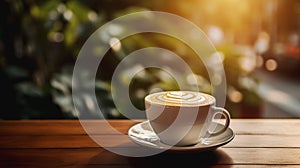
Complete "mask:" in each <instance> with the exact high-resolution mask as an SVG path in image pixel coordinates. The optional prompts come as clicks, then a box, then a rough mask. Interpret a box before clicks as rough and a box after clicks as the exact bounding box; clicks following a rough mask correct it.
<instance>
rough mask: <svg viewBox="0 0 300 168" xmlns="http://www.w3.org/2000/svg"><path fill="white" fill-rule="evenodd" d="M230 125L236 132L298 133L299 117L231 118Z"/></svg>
mask: <svg viewBox="0 0 300 168" xmlns="http://www.w3.org/2000/svg"><path fill="white" fill-rule="evenodd" d="M230 127H231V128H232V129H233V131H234V132H236V133H237V134H247V135H252V134H254V135H257V134H262V135H300V120H299V119H233V120H232V122H231V124H230Z"/></svg>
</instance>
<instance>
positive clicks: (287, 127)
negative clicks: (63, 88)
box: [0, 119, 300, 136]
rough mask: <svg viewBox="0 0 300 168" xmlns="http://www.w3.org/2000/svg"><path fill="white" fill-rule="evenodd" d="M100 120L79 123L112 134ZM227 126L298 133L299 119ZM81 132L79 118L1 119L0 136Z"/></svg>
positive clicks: (117, 125)
mask: <svg viewBox="0 0 300 168" xmlns="http://www.w3.org/2000/svg"><path fill="white" fill-rule="evenodd" d="M141 121H142V120H137V121H132V120H110V121H109V124H110V125H111V126H112V127H113V128H114V129H115V130H117V131H119V132H118V133H123V134H126V133H127V131H128V129H129V128H130V127H131V126H132V125H134V124H136V123H138V122H141ZM105 123H106V121H103V120H85V121H82V124H85V126H86V127H87V128H88V130H89V133H91V134H114V133H112V130H111V128H110V127H106V126H105ZM230 127H231V128H232V129H233V131H234V132H235V133H236V134H243V135H252V134H256V135H257V134H262V135H300V120H299V119H232V122H231V124H230ZM66 134H68V135H84V134H86V132H85V130H84V129H83V128H82V125H81V124H80V123H79V121H78V120H45V121H44V120H25V121H0V136H4V135H66Z"/></svg>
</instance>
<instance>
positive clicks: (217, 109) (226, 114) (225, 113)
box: [208, 106, 230, 136]
mask: <svg viewBox="0 0 300 168" xmlns="http://www.w3.org/2000/svg"><path fill="white" fill-rule="evenodd" d="M212 110H213V111H214V114H213V116H212V119H214V118H215V117H216V115H218V114H221V115H223V116H224V117H225V120H226V121H225V125H224V127H223V128H222V129H220V130H218V131H216V132H215V131H210V130H209V131H208V133H209V134H210V135H212V136H215V135H219V134H221V133H223V132H225V131H226V129H227V128H228V127H229V124H230V114H229V112H228V111H227V110H226V109H224V108H222V107H215V106H214V107H212Z"/></svg>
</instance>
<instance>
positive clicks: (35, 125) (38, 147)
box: [0, 119, 300, 168]
mask: <svg viewBox="0 0 300 168" xmlns="http://www.w3.org/2000/svg"><path fill="white" fill-rule="evenodd" d="M85 122H87V123H93V122H97V123H100V124H101V123H104V121H101V120H100V121H85ZM109 122H110V124H111V125H112V126H114V127H115V128H116V129H117V130H119V131H120V132H122V133H124V134H126V133H127V130H128V129H129V128H130V127H131V126H132V125H134V124H136V123H137V121H131V120H111V121H109ZM230 127H231V128H232V130H233V131H234V132H235V134H236V136H235V138H234V140H233V141H231V142H230V143H228V144H227V145H225V146H222V147H220V148H218V149H217V150H215V151H210V152H204V153H192V154H172V153H162V154H158V155H154V156H148V157H125V156H121V155H117V154H115V153H112V152H110V151H108V150H106V149H105V148H102V147H100V146H99V145H98V144H97V143H95V142H94V141H93V140H92V139H91V138H90V137H89V136H88V135H86V132H85V131H84V130H83V128H82V126H81V124H80V123H79V121H77V120H44V121H41V120H39V121H29V120H28V121H0V136H1V138H0V148H1V149H0V167H113V168H118V167H158V166H159V165H167V164H171V163H172V164H175V165H176V166H181V167H182V166H185V167H193V166H192V165H195V166H194V167H211V166H212V167H273V166H274V165H276V166H280V167H290V166H291V167H300V120H297V119H233V120H232V123H231V125H230ZM96 129H98V128H95V130H96ZM92 136H98V137H99V138H101V139H104V140H107V141H110V142H112V143H116V144H117V143H127V144H131V145H129V146H128V148H137V147H140V146H138V145H136V144H134V143H133V142H131V141H130V139H129V138H128V137H127V136H118V135H114V134H111V133H110V132H106V130H105V129H104V130H103V133H102V134H93V135H92Z"/></svg>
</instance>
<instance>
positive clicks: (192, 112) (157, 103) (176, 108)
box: [145, 91, 230, 146]
mask: <svg viewBox="0 0 300 168" xmlns="http://www.w3.org/2000/svg"><path fill="white" fill-rule="evenodd" d="M215 104H216V99H215V98H214V97H213V96H212V95H209V94H205V93H201V92H193V91H166V92H157V93H153V94H149V95H147V96H146V97H145V106H146V115H147V119H148V120H149V123H150V126H151V127H152V129H153V131H154V132H155V133H156V134H157V136H158V137H159V138H160V141H161V142H162V143H165V144H168V145H172V146H188V145H194V144H197V143H199V141H200V140H201V139H202V138H204V137H207V136H215V135H219V134H221V133H223V132H224V131H226V129H227V128H228V127H229V123H230V114H229V112H228V111H227V110H226V109H224V108H221V107H216V106H215ZM217 114H221V115H223V116H224V117H225V125H224V127H223V128H222V129H220V130H217V131H214V130H213V131H211V130H210V129H209V126H211V125H212V124H211V123H212V121H213V119H214V118H216V116H217Z"/></svg>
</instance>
